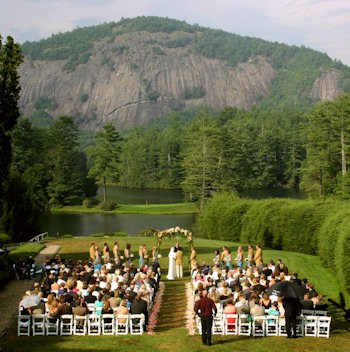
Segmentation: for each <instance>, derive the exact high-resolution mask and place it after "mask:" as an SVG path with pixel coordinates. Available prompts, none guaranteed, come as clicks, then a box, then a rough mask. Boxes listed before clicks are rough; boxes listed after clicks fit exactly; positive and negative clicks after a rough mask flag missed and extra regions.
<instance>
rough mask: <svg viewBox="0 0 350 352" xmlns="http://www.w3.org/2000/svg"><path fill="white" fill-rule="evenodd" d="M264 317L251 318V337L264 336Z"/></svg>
mask: <svg viewBox="0 0 350 352" xmlns="http://www.w3.org/2000/svg"><path fill="white" fill-rule="evenodd" d="M265 325H266V316H265V315H261V316H253V325H252V330H253V336H254V337H257V336H265Z"/></svg>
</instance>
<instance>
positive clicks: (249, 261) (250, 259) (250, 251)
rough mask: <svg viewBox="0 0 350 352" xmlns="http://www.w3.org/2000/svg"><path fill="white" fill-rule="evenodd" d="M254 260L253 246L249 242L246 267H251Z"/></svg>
mask: <svg viewBox="0 0 350 352" xmlns="http://www.w3.org/2000/svg"><path fill="white" fill-rule="evenodd" d="M253 261H254V249H253V246H252V245H251V244H250V245H249V246H248V257H247V267H248V268H249V267H251V266H252V264H253Z"/></svg>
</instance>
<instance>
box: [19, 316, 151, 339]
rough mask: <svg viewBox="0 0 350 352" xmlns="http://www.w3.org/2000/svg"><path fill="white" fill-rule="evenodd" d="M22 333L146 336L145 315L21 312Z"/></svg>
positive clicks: (25, 334)
mask: <svg viewBox="0 0 350 352" xmlns="http://www.w3.org/2000/svg"><path fill="white" fill-rule="evenodd" d="M17 318H18V336H31V335H32V336H44V335H46V336H50V335H54V336H57V335H61V336H65V335H127V334H129V333H130V334H132V335H142V334H143V332H144V329H143V326H144V323H145V316H144V315H143V314H127V315H122V314H118V315H114V314H103V315H98V314H89V315H85V316H79V315H72V314H65V315H62V316H61V317H60V318H57V319H55V318H52V317H50V316H49V315H47V314H37V315H18V316H17Z"/></svg>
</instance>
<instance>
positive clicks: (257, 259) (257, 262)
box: [254, 245, 263, 267]
mask: <svg viewBox="0 0 350 352" xmlns="http://www.w3.org/2000/svg"><path fill="white" fill-rule="evenodd" d="M255 248H256V251H255V255H254V262H255V265H256V266H258V267H259V266H261V265H262V263H263V255H262V249H261V247H260V246H259V245H256V247H255Z"/></svg>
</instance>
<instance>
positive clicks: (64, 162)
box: [47, 116, 86, 205]
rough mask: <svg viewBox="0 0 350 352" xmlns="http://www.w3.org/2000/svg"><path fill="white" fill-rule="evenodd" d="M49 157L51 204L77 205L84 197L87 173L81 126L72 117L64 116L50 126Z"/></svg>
mask: <svg viewBox="0 0 350 352" xmlns="http://www.w3.org/2000/svg"><path fill="white" fill-rule="evenodd" d="M48 157H49V167H50V182H49V184H48V187H47V191H48V195H49V197H50V203H52V204H59V205H69V204H77V203H78V202H79V201H81V200H82V198H83V196H84V182H85V178H86V175H84V174H83V173H82V167H81V154H80V152H79V151H78V129H77V126H76V125H75V124H74V121H73V118H72V117H70V116H61V117H60V118H59V119H58V120H57V121H55V123H54V124H53V126H52V127H51V128H50V146H49V151H48Z"/></svg>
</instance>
